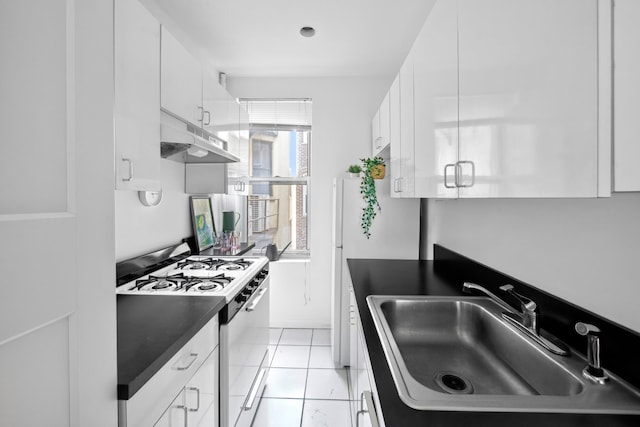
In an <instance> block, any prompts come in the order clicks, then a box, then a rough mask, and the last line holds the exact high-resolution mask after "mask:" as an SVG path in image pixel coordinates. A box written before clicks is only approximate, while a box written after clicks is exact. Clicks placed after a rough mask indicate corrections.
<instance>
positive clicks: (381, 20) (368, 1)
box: [141, 0, 435, 77]
mask: <svg viewBox="0 0 640 427" xmlns="http://www.w3.org/2000/svg"><path fill="white" fill-rule="evenodd" d="M141 1H142V3H144V4H145V5H146V6H147V7H148V8H149V9H150V10H151V11H152V12H153V13H154V14H155V15H156V16H157V17H158V19H160V21H161V22H162V23H163V24H165V25H166V27H167V28H168V29H169V30H170V31H171V32H173V33H174V35H175V36H176V37H178V38H179V39H184V41H185V43H186V44H187V45H189V48H190V49H192V50H193V51H194V53H195V54H196V55H198V56H200V57H201V59H203V60H208V61H210V63H211V64H213V66H214V67H215V68H216V69H217V70H218V71H223V72H225V73H227V74H228V75H229V76H232V77H256V76H260V77H263V76H269V77H276V76H277V77H320V76H386V75H389V76H391V75H394V74H395V73H396V72H397V71H398V69H399V68H400V66H401V64H402V61H403V60H404V57H405V56H406V54H407V52H408V51H409V49H410V47H411V44H412V42H413V40H414V39H415V37H416V36H417V34H418V31H419V30H420V28H421V27H422V24H423V22H424V21H425V19H426V17H427V15H428V14H429V11H430V10H431V7H432V5H433V3H434V1H435V0H395V1H394V0H315V1H313V0H141ZM303 26H312V27H314V28H315V29H316V35H315V36H314V37H312V38H305V37H302V36H301V35H300V34H299V30H300V28H301V27H303Z"/></svg>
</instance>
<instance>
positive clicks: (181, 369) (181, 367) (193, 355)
mask: <svg viewBox="0 0 640 427" xmlns="http://www.w3.org/2000/svg"><path fill="white" fill-rule="evenodd" d="M189 356H190V357H191V360H190V361H189V363H187V365H186V366H176V370H177V371H186V370H187V369H189V368H190V367H191V365H193V364H194V363H195V361H196V360H197V359H198V353H191V354H190V355H189Z"/></svg>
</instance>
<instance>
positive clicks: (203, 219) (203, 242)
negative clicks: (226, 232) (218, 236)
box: [189, 196, 216, 252]
mask: <svg viewBox="0 0 640 427" xmlns="http://www.w3.org/2000/svg"><path fill="white" fill-rule="evenodd" d="M189 202H190V205H191V222H192V224H193V234H194V235H195V240H196V245H197V247H198V252H202V251H203V250H205V249H207V248H210V247H211V246H213V244H214V236H215V233H216V227H215V224H214V223H213V210H212V209H211V198H210V197H209V196H191V198H190V200H189Z"/></svg>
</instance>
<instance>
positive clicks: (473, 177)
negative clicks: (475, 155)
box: [456, 160, 476, 188]
mask: <svg viewBox="0 0 640 427" xmlns="http://www.w3.org/2000/svg"><path fill="white" fill-rule="evenodd" d="M462 165H471V184H461V183H460V176H461V175H462ZM475 183H476V165H475V163H473V162H472V161H471V160H460V161H459V162H457V163H456V185H457V186H458V187H461V188H468V187H473V186H474V185H475Z"/></svg>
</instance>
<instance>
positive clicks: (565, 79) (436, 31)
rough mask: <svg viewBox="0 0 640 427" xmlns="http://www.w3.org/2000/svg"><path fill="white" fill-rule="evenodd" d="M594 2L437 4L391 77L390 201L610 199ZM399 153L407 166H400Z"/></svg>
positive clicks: (605, 87) (604, 88)
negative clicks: (394, 135)
mask: <svg viewBox="0 0 640 427" xmlns="http://www.w3.org/2000/svg"><path fill="white" fill-rule="evenodd" d="M601 3H602V4H604V3H606V2H598V0H483V1H481V2H480V1H477V0H439V1H437V2H436V3H435V5H434V7H433V9H432V11H431V13H430V15H429V16H428V18H427V20H426V22H425V24H424V26H423V28H422V30H421V32H420V33H419V35H418V37H417V39H416V41H415V43H414V45H413V47H412V49H411V51H410V53H409V56H408V57H407V60H406V61H405V64H404V65H403V67H402V69H401V71H400V93H401V96H400V98H401V117H400V123H401V126H400V128H401V129H400V135H401V137H400V141H401V149H400V150H399V149H396V148H395V146H394V145H393V143H394V141H393V140H392V141H391V142H392V152H393V155H392V158H393V161H392V166H391V167H392V171H391V174H392V176H393V177H394V178H396V179H400V176H402V179H400V180H399V181H397V183H396V187H394V188H392V190H393V189H395V188H397V189H401V190H402V191H398V190H396V191H395V192H393V191H392V193H395V194H396V196H397V197H403V196H405V197H406V196H409V195H412V196H414V197H421V198H457V197H598V196H608V195H609V194H610V188H609V184H610V170H611V169H610V168H611V165H610V149H611V141H610V135H608V132H607V129H608V127H609V126H610V113H608V112H607V111H608V99H610V97H611V93H610V91H611V82H610V79H609V76H610V63H609V62H607V57H608V56H609V59H610V52H609V51H608V48H607V46H608V44H610V41H611V40H610V38H609V37H608V34H609V33H610V24H608V23H607V22H608V19H607V16H604V15H606V13H605V14H604V15H603V10H604V9H606V8H605V7H603V5H602V4H601ZM599 14H600V15H599ZM541 22H542V23H544V25H541V24H540V23H541ZM630 22H631V21H630ZM636 37H637V35H636ZM632 45H633V43H631V44H630V46H632ZM636 56H637V55H636ZM636 59H637V58H636ZM636 74H637V73H636ZM636 87H637V83H636ZM411 96H413V99H412V103H411V102H409V100H410V98H411ZM636 98H637V96H636V97H635V98H632V100H633V102H636V103H637V99H636ZM629 111H634V109H633V107H631V108H629ZM636 122H637V121H636ZM634 133H635V134H637V133H638V132H637V131H636V132H634ZM411 139H413V152H411V151H410V149H409V148H408V147H407V146H406V145H405V143H406V142H407V141H410V140H411ZM405 152H407V153H411V155H412V157H413V158H414V159H415V164H414V165H409V164H408V163H406V162H402V161H400V159H399V158H398V156H401V157H402V158H404V157H405V154H404V153H405ZM398 153H401V154H398ZM411 166H413V174H412V173H411ZM397 168H399V170H393V169H397ZM403 168H404V169H403ZM411 175H413V179H414V180H415V182H414V183H412V182H411V180H410V179H405V176H411ZM638 181H640V180H638ZM404 184H406V192H405V186H404ZM411 184H414V187H413V188H412V187H411ZM392 185H393V184H392Z"/></svg>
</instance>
